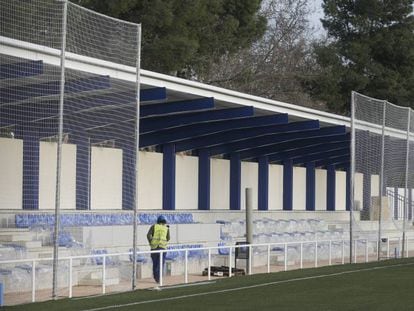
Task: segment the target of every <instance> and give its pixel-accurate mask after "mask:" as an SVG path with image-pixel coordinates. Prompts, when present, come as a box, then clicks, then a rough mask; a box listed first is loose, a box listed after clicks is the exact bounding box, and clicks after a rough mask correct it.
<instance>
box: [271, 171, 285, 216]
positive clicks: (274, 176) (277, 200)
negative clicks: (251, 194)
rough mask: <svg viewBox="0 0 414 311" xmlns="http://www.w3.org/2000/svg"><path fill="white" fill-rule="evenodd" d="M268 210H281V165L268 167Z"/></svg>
mask: <svg viewBox="0 0 414 311" xmlns="http://www.w3.org/2000/svg"><path fill="white" fill-rule="evenodd" d="M269 210H283V165H278V164H270V165H269Z"/></svg>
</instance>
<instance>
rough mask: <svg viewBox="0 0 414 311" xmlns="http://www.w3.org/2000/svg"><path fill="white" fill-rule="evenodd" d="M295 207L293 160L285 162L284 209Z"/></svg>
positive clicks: (289, 209) (288, 209)
mask: <svg viewBox="0 0 414 311" xmlns="http://www.w3.org/2000/svg"><path fill="white" fill-rule="evenodd" d="M292 209H293V164H292V160H285V161H284V162H283V210H285V211H291V210H292Z"/></svg>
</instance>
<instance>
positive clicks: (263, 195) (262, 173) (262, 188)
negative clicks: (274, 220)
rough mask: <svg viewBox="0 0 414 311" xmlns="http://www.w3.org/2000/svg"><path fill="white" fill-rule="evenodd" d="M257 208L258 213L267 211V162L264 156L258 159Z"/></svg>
mask: <svg viewBox="0 0 414 311" xmlns="http://www.w3.org/2000/svg"><path fill="white" fill-rule="evenodd" d="M257 207H258V210H259V211H267V210H268V209H269V160H268V158H267V157H266V156H264V157H260V158H259V177H258V197H257Z"/></svg>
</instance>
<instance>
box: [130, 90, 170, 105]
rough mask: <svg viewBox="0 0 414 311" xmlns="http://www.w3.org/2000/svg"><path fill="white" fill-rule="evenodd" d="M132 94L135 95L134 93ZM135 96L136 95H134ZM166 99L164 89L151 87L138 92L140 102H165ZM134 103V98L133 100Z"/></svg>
mask: <svg viewBox="0 0 414 311" xmlns="http://www.w3.org/2000/svg"><path fill="white" fill-rule="evenodd" d="M134 93H136V92H135V91H134ZM135 96H136V95H135ZM166 98H167V89H166V88H165V87H151V88H147V89H141V90H140V97H139V101H140V102H145V101H153V100H165V99H166ZM134 101H136V100H135V98H134Z"/></svg>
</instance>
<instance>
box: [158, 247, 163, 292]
mask: <svg viewBox="0 0 414 311" xmlns="http://www.w3.org/2000/svg"><path fill="white" fill-rule="evenodd" d="M159 254H160V286H162V284H163V274H164V267H163V266H164V258H163V256H164V251H162V250H161V251H159Z"/></svg>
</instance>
